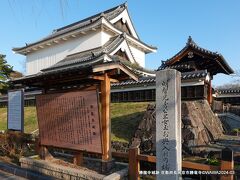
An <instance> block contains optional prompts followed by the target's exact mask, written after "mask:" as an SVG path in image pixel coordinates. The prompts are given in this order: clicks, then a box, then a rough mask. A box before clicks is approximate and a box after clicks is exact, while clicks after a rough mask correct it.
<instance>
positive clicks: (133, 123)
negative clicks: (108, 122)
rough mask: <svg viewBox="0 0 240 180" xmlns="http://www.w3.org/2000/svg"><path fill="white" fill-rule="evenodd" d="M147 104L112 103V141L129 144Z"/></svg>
mask: <svg viewBox="0 0 240 180" xmlns="http://www.w3.org/2000/svg"><path fill="white" fill-rule="evenodd" d="M148 104H149V102H136V103H112V104H111V119H112V127H111V128H112V141H121V142H129V141H130V140H131V138H132V137H133V135H134V133H135V130H136V128H137V126H138V124H139V122H140V121H141V120H142V118H143V115H144V112H145V111H146V108H147V105H148Z"/></svg>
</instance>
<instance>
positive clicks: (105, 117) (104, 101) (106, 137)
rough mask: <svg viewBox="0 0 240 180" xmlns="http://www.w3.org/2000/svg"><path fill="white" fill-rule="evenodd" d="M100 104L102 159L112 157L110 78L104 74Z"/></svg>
mask: <svg viewBox="0 0 240 180" xmlns="http://www.w3.org/2000/svg"><path fill="white" fill-rule="evenodd" d="M101 105H102V141H103V156H102V159H103V160H104V161H110V160H111V159H112V153H111V139H110V138H111V122H110V78H109V77H108V75H107V73H105V74H104V80H103V81H102V82H101Z"/></svg>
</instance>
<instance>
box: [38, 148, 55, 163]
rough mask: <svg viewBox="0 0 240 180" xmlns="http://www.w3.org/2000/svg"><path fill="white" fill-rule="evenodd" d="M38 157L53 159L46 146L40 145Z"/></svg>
mask: <svg viewBox="0 0 240 180" xmlns="http://www.w3.org/2000/svg"><path fill="white" fill-rule="evenodd" d="M40 158H41V159H43V160H49V159H53V156H52V155H51V153H50V152H49V151H48V148H47V147H46V146H40Z"/></svg>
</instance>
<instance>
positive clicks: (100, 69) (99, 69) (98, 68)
mask: <svg viewBox="0 0 240 180" xmlns="http://www.w3.org/2000/svg"><path fill="white" fill-rule="evenodd" d="M113 69H120V70H121V71H123V72H124V73H125V74H126V75H128V76H129V77H131V78H132V79H134V80H136V81H137V80H138V77H137V75H135V74H134V73H133V72H132V71H131V70H130V69H128V68H125V67H124V66H122V65H120V64H118V63H113V64H107V65H105V64H103V65H96V66H94V67H93V72H105V71H109V70H113Z"/></svg>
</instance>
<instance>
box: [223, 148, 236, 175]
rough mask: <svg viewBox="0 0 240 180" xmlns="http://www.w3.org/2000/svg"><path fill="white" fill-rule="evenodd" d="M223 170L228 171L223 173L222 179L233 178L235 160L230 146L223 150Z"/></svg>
mask: <svg viewBox="0 0 240 180" xmlns="http://www.w3.org/2000/svg"><path fill="white" fill-rule="evenodd" d="M221 171H228V174H227V175H221V178H220V180H233V179H234V178H233V173H234V161H233V151H232V150H231V149H230V148H225V149H223V150H222V160H221Z"/></svg>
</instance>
